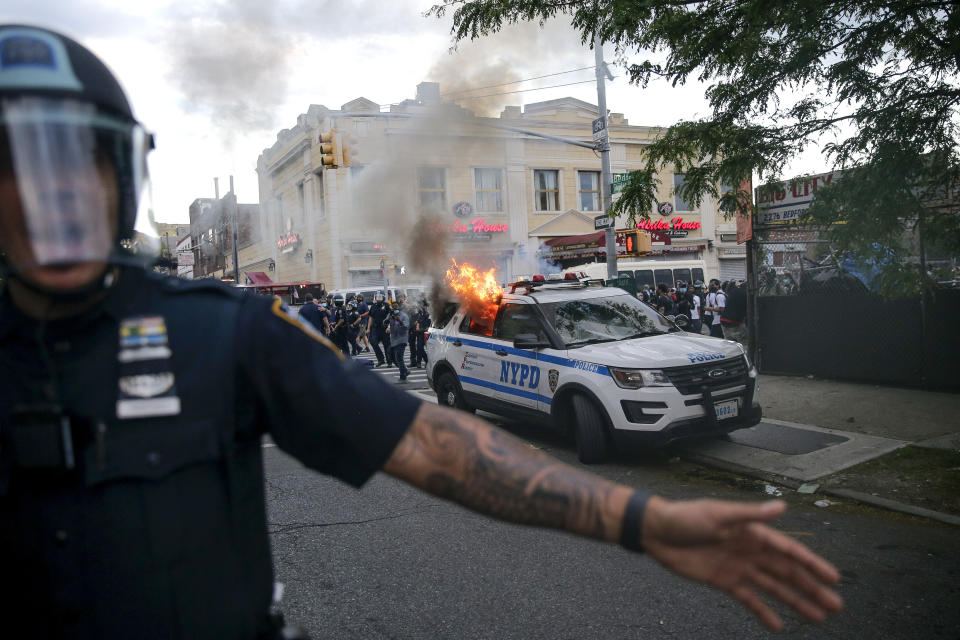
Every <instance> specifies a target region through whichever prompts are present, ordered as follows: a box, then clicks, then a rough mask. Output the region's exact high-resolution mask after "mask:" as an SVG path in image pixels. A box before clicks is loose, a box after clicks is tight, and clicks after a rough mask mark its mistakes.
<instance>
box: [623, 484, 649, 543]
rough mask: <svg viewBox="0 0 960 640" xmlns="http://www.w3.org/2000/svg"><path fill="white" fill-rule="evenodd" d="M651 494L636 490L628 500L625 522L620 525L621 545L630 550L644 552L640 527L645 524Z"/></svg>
mask: <svg viewBox="0 0 960 640" xmlns="http://www.w3.org/2000/svg"><path fill="white" fill-rule="evenodd" d="M649 499H650V494H648V493H642V492H640V491H634V492H633V493H632V494H630V499H629V500H627V508H626V509H624V510H623V522H622V524H621V525H620V546H621V547H623V548H624V549H628V550H630V551H636V552H637V553H643V544H642V542H641V540H640V527H641V525H642V524H643V513H644V511H646V510H647V500H649Z"/></svg>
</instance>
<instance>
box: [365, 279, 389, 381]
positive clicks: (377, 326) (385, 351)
mask: <svg viewBox="0 0 960 640" xmlns="http://www.w3.org/2000/svg"><path fill="white" fill-rule="evenodd" d="M389 316H390V306H389V305H388V304H387V301H386V300H385V299H384V297H383V294H382V293H380V292H379V291H378V292H377V293H376V295H374V296H373V305H372V306H371V307H370V315H369V325H368V326H369V333H370V342H371V343H373V353H374V354H375V355H376V356H377V364H376V365H375V366H377V367H382V366H383V365H384V363H386V364H387V365H392V364H393V354H392V353H391V352H390V335H389V334H388V333H387V318H388V317H389ZM381 346H382V347H383V348H382V349H381Z"/></svg>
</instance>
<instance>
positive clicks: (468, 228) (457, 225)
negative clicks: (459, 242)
mask: <svg viewBox="0 0 960 640" xmlns="http://www.w3.org/2000/svg"><path fill="white" fill-rule="evenodd" d="M508 226H509V225H508V224H507V223H506V222H503V223H494V224H491V223H489V222H487V221H486V220H484V219H483V218H474V219H473V220H471V221H470V222H461V221H460V220H456V221H454V222H453V223H452V224H439V223H438V224H437V225H436V226H435V227H434V229H433V230H434V231H436V232H438V233H453V234H457V235H458V236H459V235H460V234H463V235H469V234H476V233H485V234H492V233H505V232H506V231H507V227H508ZM491 237H492V236H491ZM458 239H459V238H458Z"/></svg>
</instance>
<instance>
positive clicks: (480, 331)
mask: <svg viewBox="0 0 960 640" xmlns="http://www.w3.org/2000/svg"><path fill="white" fill-rule="evenodd" d="M460 333H474V334H476V335H478V336H487V337H488V338H489V337H490V336H491V335H493V317H492V316H491V317H489V318H488V317H486V316H477V315H473V314H470V315H465V316H464V317H463V321H462V322H461V323H460Z"/></svg>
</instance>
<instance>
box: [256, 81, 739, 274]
mask: <svg viewBox="0 0 960 640" xmlns="http://www.w3.org/2000/svg"><path fill="white" fill-rule="evenodd" d="M596 117H597V107H596V105H592V104H589V103H586V102H583V101H580V100H576V99H574V98H563V99H559V100H551V101H547V102H539V103H535V104H530V105H526V106H525V107H524V108H521V107H506V108H505V109H504V110H503V112H502V113H501V114H500V115H499V117H496V118H478V117H475V116H474V115H473V114H471V113H469V112H467V111H465V110H463V109H461V108H459V107H456V106H453V105H449V104H445V103H443V102H442V100H441V96H440V92H439V87H438V86H437V85H436V84H434V83H422V84H421V85H419V86H418V88H417V98H416V99H415V100H407V101H405V102H403V103H401V104H399V105H392V106H391V107H390V110H389V111H381V109H380V107H379V106H378V105H377V104H376V103H374V102H372V101H370V100H367V99H365V98H359V99H357V100H354V101H352V102H349V103H347V104H345V105H343V106H342V107H341V108H340V109H339V110H331V109H328V108H326V107H324V106H321V105H311V106H310V108H309V109H308V110H307V112H306V113H304V114H301V115H300V116H299V117H298V119H297V123H296V126H294V127H292V128H291V129H286V130H284V131H281V132H280V133H279V134H278V135H277V141H276V143H275V144H274V145H273V146H272V147H270V148H269V149H265V150H264V151H263V153H262V154H261V155H260V157H259V158H258V160H257V171H258V174H259V185H260V209H261V216H260V220H261V225H262V233H261V237H262V240H261V244H260V245H259V246H258V247H251V251H250V258H251V260H252V259H253V258H256V259H257V260H258V261H259V263H258V265H257V266H262V265H263V264H264V263H266V262H268V261H269V262H271V263H272V264H273V265H274V271H273V272H272V273H271V274H270V275H271V277H272V278H273V279H274V281H277V282H289V281H319V282H323V283H324V284H325V285H326V287H327V289H328V290H333V289H337V288H347V287H358V286H371V285H379V284H381V283H382V277H383V276H382V275H381V269H380V265H381V262H383V264H384V271H385V276H386V278H388V279H389V281H390V284H391V285H396V286H402V285H403V284H419V283H423V282H424V281H425V280H426V279H427V278H428V277H429V275H430V272H431V271H432V272H436V268H437V267H438V266H440V265H446V264H449V260H450V258H455V259H457V260H467V261H471V262H473V263H475V264H477V265H478V266H480V267H488V266H495V267H496V268H497V272H498V279H499V280H500V281H509V280H511V279H512V278H514V277H515V276H517V275H521V274H530V273H535V272H539V271H542V270H547V269H551V268H552V267H550V266H549V265H546V264H544V260H545V258H548V257H549V258H551V259H552V257H553V256H555V255H556V254H557V251H556V250H555V249H553V250H551V249H550V247H548V246H547V245H545V244H544V243H545V242H547V241H548V240H555V241H556V239H558V238H563V237H566V236H573V235H581V234H591V233H593V232H594V222H593V218H594V217H595V216H598V215H600V214H601V210H600V158H599V155H598V154H596V153H595V152H594V151H593V150H592V149H588V148H583V147H578V146H572V145H569V144H566V143H564V142H561V141H557V140H552V139H545V138H542V137H538V136H537V135H534V134H544V135H547V136H554V137H559V138H564V139H569V140H577V141H580V142H587V143H589V142H591V138H592V128H591V122H592V121H593V120H594V119H595V118H596ZM609 130H610V142H611V152H610V153H611V167H612V171H613V173H614V174H620V173H627V172H629V171H631V170H634V169H638V168H640V167H641V166H642V163H643V157H644V147H645V146H646V144H648V143H649V141H650V140H651V139H653V137H654V136H656V135H657V133H658V130H657V129H656V128H651V127H644V126H637V125H631V124H629V123H628V122H627V121H626V120H625V119H624V118H623V116H622V115H621V114H618V113H613V114H611V115H610V118H609ZM331 131H334V132H335V136H336V137H337V138H338V140H339V141H341V142H342V146H343V147H344V148H345V149H346V150H347V152H349V153H351V154H352V155H353V160H352V162H351V164H350V166H343V165H342V164H341V165H340V166H338V167H336V168H325V167H324V164H323V156H324V148H323V146H322V141H321V138H322V136H323V135H324V134H327V133H328V132H331ZM660 179H661V188H660V198H659V199H660V201H661V206H660V207H659V209H660V210H661V211H667V210H668V209H669V210H670V211H669V212H668V214H667V215H666V216H662V215H660V213H659V212H658V211H651V212H650V215H651V225H648V226H654V227H656V228H655V230H654V231H655V233H654V234H653V236H654V237H653V240H654V243H653V246H652V249H653V252H652V254H651V255H650V256H649V258H650V259H655V260H662V261H669V260H673V259H677V258H682V259H688V260H689V259H691V258H693V259H702V260H704V262H705V266H706V269H707V272H708V273H709V274H710V275H711V276H712V275H720V274H721V273H723V272H726V273H732V272H733V271H736V272H737V273H736V277H742V274H741V273H740V271H741V270H742V271H744V272H745V268H744V265H743V259H742V258H743V256H739V257H737V256H736V254H737V250H738V249H741V248H742V247H737V246H736V243H735V233H736V229H735V224H734V222H733V221H732V220H731V221H729V222H726V221H724V220H722V219H720V220H718V219H717V215H716V207H715V203H713V202H704V203H703V204H702V205H701V206H700V207H698V208H696V209H693V208H692V207H688V206H687V205H685V204H684V203H683V201H682V200H681V199H680V198H679V197H677V196H674V195H673V194H672V190H673V187H674V185H675V184H676V183H677V182H678V181H680V180H682V176H676V175H674V174H673V172H672V171H671V170H670V168H664V171H663V172H662V173H661V175H660ZM664 203H667V204H669V207H663V204H664ZM618 222H619V224H618V228H623V227H624V225H625V221H624V220H619V221H618ZM744 255H745V254H744ZM240 263H241V270H246V268H247V263H246V262H245V261H244V259H243V258H242V257H241V261H240ZM724 263H726V265H724ZM250 264H251V266H252V265H253V263H252V262H251V263H250ZM256 270H257V271H262V270H263V269H262V268H258V269H256ZM727 277H730V276H727Z"/></svg>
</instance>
